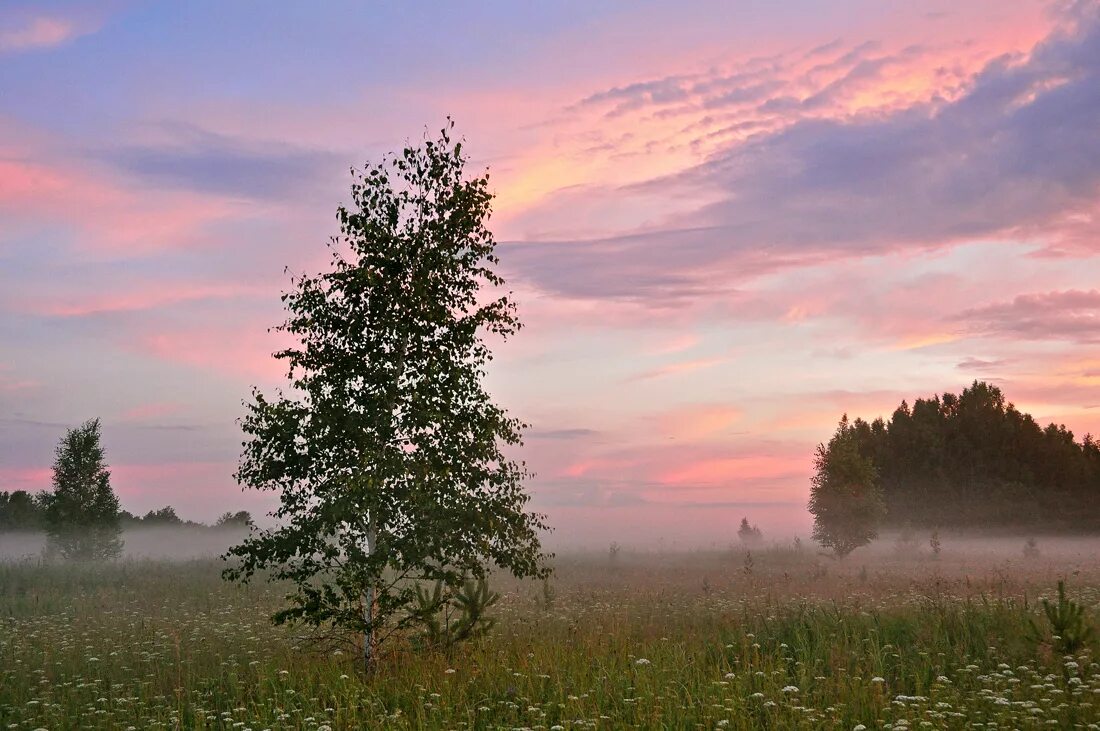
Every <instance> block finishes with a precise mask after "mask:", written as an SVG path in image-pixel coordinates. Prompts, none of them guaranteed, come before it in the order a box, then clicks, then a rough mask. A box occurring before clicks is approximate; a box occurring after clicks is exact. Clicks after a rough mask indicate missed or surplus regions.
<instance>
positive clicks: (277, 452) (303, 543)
mask: <svg viewBox="0 0 1100 731" xmlns="http://www.w3.org/2000/svg"><path fill="white" fill-rule="evenodd" d="M452 126H453V125H451V124H448V126H447V128H446V129H444V130H443V131H442V132H441V133H440V136H439V138H438V139H434V140H432V139H429V140H426V141H425V142H424V143H423V144H422V145H421V146H419V147H407V148H406V149H405V150H404V151H403V152H402V153H401V154H400V155H397V156H393V157H386V158H384V159H383V160H382V162H381V163H379V164H375V165H370V166H368V167H367V168H366V170H364V171H363V172H362V173H356V174H355V179H354V182H353V184H352V187H351V204H350V205H349V206H346V207H345V206H341V207H340V208H339V209H338V214H337V218H338V220H339V223H340V229H341V234H340V235H339V236H338V237H336V238H335V239H334V240H333V241H332V242H331V245H330V250H331V270H330V271H328V272H325V273H321V274H318V275H315V276H301V277H296V278H295V279H294V280H293V282H294V285H295V286H294V289H293V291H291V292H289V293H287V294H284V295H283V301H284V303H285V306H286V308H287V310H288V311H289V315H288V319H287V320H286V322H285V323H284V324H283V325H282V326H281V327H280V328H279V329H280V330H281V331H283V332H285V333H287V334H288V335H289V336H291V338H292V339H293V340H294V342H295V345H293V346H292V347H289V348H287V349H286V350H283V351H281V352H279V353H277V354H276V357H277V358H279V359H281V360H282V361H284V362H285V363H286V365H287V368H288V376H289V378H290V379H291V383H292V386H293V391H292V394H293V395H288V394H284V393H278V394H277V395H276V396H275V397H274V398H269V397H268V396H265V395H264V394H262V393H260V392H259V391H254V392H253V399H252V401H251V402H250V403H248V404H247V413H246V415H245V417H244V418H243V420H242V428H243V430H244V432H245V434H246V435H247V437H248V440H247V441H246V442H245V445H244V452H243V454H242V456H241V461H240V467H239V469H238V472H237V479H238V480H239V481H240V483H241V484H242V485H243V486H245V487H247V488H253V489H258V490H270V491H274V492H275V493H277V494H278V496H279V499H280V505H279V507H278V509H277V510H276V511H275V512H274V513H273V516H274V517H275V518H276V520H277V521H278V526H277V527H275V528H271V529H267V530H253V532H252V534H251V535H250V537H249V538H248V539H247V540H246V541H245V542H244V543H242V544H241V545H239V546H236V547H235V548H233V549H232V550H231V551H230V552H229V556H228V558H230V559H232V563H231V565H230V567H229V568H228V569H227V570H226V572H225V575H226V577H227V578H228V579H232V580H247V579H248V578H249V577H251V576H252V575H254V574H255V573H256V572H258V571H267V572H268V575H269V576H270V577H271V578H273V579H276V580H279V581H284V582H288V583H289V585H290V586H291V587H292V589H291V591H290V593H289V595H288V599H289V602H290V604H289V606H287V607H284V608H282V609H280V610H279V611H278V612H276V614H275V615H274V619H275V621H276V622H280V623H281V622H288V621H291V622H294V621H300V622H305V623H307V624H310V625H315V626H322V625H324V626H331V627H335V628H336V629H339V630H349V631H353V632H361V633H363V634H364V635H365V647H366V651H367V652H368V653H369V652H370V650H371V648H372V647H373V645H374V643H375V642H377V641H380V640H381V639H382V638H383V637H384V635H381V634H379V633H378V630H379V629H380V628H382V627H387V634H388V633H389V632H392V631H397V630H400V629H401V628H402V627H405V626H408V624H409V623H410V622H413V621H414V617H415V613H413V612H409V611H407V609H408V608H409V607H410V606H411V605H413V604H414V603H415V601H416V597H417V587H418V584H419V582H422V581H427V582H442V583H443V585H444V586H445V587H447V588H448V589H457V588H458V587H460V586H462V585H463V582H464V581H465V580H466V579H467V578H468V577H472V578H473V579H474V580H477V579H480V578H482V577H484V575H485V571H486V568H487V566H488V565H496V566H498V567H501V568H503V569H506V570H508V571H510V572H511V573H513V574H515V575H516V576H543V575H545V574H546V573H547V569H546V568H545V566H544V563H543V558H544V557H543V555H542V554H541V553H540V545H539V539H538V533H539V531H541V530H544V529H545V528H546V526H545V524H544V523H543V517H542V516H541V515H538V514H534V513H529V512H527V511H526V510H525V507H526V504H527V502H528V499H529V498H528V495H527V494H526V493H525V491H524V490H523V485H522V483H523V480H524V478H525V477H526V474H527V473H526V469H525V468H524V466H523V464H522V463H517V462H515V461H513V460H512V459H510V458H509V457H508V456H506V454H505V452H504V451H503V450H504V448H506V447H517V446H519V445H520V444H521V436H520V434H521V430H522V429H523V427H524V424H522V423H521V422H520V421H518V420H517V419H514V418H512V417H509V416H508V415H507V413H506V412H505V411H504V410H503V409H501V408H500V407H499V406H497V405H496V404H494V403H493V401H492V400H491V398H490V396H489V394H488V393H487V392H486V391H485V389H484V387H483V385H482V382H483V379H484V376H485V373H486V367H487V365H488V363H489V361H490V359H491V357H492V355H491V353H490V351H489V348H488V346H487V345H486V342H485V337H486V336H493V337H494V338H500V339H503V338H506V337H507V336H509V335H512V334H513V333H515V332H516V330H517V329H518V328H519V327H520V323H519V320H518V319H517V317H516V313H515V305H514V303H513V302H512V300H511V298H510V296H509V295H499V296H498V295H497V293H496V292H495V290H496V289H497V288H499V287H501V286H502V285H503V284H504V282H503V280H502V279H501V277H500V276H499V275H497V274H496V273H495V271H494V266H495V265H496V264H497V258H496V256H495V254H494V248H495V242H494V240H493V236H492V234H491V233H490V231H489V230H488V229H487V228H486V220H487V218H488V216H489V214H490V210H491V202H492V194H491V193H490V192H489V190H488V176H487V175H482V176H480V177H473V178H468V177H466V176H465V172H464V168H465V164H466V157H465V155H464V154H463V151H462V145H461V144H460V143H457V142H454V141H452V139H451V130H452Z"/></svg>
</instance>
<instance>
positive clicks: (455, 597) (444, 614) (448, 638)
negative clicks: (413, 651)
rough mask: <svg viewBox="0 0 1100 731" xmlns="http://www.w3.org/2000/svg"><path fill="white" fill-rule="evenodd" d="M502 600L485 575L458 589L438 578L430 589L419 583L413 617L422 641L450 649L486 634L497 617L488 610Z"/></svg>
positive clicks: (432, 645)
mask: <svg viewBox="0 0 1100 731" xmlns="http://www.w3.org/2000/svg"><path fill="white" fill-rule="evenodd" d="M499 600H500V595H499V594H497V593H496V592H493V591H490V590H489V582H488V580H487V579H485V578H484V577H482V578H479V579H470V580H467V581H465V582H463V584H462V586H461V587H458V588H457V589H453V588H448V587H447V586H446V585H445V584H444V583H443V582H442V581H436V582H435V585H434V586H433V588H432V590H431V591H430V592H427V591H425V590H424V588H423V587H422V586H421V585H420V584H417V585H416V601H415V604H414V606H413V608H412V610H411V611H410V616H411V617H412V619H413V621H414V622H416V623H417V624H418V625H419V626H420V628H421V633H420V635H419V637H418V639H419V641H420V642H421V643H422V644H424V645H427V646H429V647H442V648H445V649H450V648H451V647H452V646H453V645H455V644H457V643H459V642H465V641H467V640H472V639H476V638H478V637H482V636H484V635H486V634H487V633H488V632H489V631H490V630H491V629H492V628H493V625H494V624H495V623H496V620H494V619H492V618H491V617H489V616H487V615H486V612H487V611H488V610H489V608H490V607H492V606H493V605H494V604H496V603H497V602H498V601H499Z"/></svg>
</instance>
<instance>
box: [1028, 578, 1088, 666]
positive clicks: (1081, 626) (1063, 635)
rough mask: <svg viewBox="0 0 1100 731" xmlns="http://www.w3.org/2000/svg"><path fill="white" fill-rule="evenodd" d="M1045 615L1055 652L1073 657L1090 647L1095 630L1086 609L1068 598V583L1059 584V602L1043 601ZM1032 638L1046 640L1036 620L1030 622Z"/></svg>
mask: <svg viewBox="0 0 1100 731" xmlns="http://www.w3.org/2000/svg"><path fill="white" fill-rule="evenodd" d="M1043 613H1044V614H1045V615H1046V618H1047V624H1048V625H1049V629H1050V643H1051V646H1052V647H1053V648H1054V650H1055V652H1057V653H1059V654H1062V655H1072V654H1074V653H1076V652H1077V651H1078V650H1083V649H1084V648H1085V647H1086V646H1088V645H1089V644H1090V643H1091V642H1092V640H1093V637H1094V630H1093V627H1092V625H1091V624H1090V623H1089V621H1088V617H1087V615H1086V614H1085V607H1084V606H1083V605H1081V604H1078V603H1077V602H1075V601H1073V600H1072V599H1069V598H1068V597H1067V596H1066V582H1065V581H1061V580H1059V582H1058V601H1057V603H1052V602H1050V601H1048V600H1046V599H1043ZM1030 622H1031V632H1032V636H1033V637H1034V638H1035V639H1037V640H1039V641H1043V640H1045V638H1046V636H1045V634H1044V633H1043V632H1042V630H1040V629H1039V626H1038V625H1037V624H1036V623H1035V620H1033V619H1032V620H1030Z"/></svg>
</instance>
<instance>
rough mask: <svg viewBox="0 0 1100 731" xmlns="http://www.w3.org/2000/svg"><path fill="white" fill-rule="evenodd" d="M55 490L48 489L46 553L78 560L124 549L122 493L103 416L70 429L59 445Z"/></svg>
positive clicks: (43, 496)
mask: <svg viewBox="0 0 1100 731" xmlns="http://www.w3.org/2000/svg"><path fill="white" fill-rule="evenodd" d="M53 488H54V489H53V492H52V493H51V492H43V493H41V494H40V496H39V499H40V501H41V503H42V508H43V518H44V521H45V524H46V533H47V536H48V542H47V552H48V553H50V554H57V555H61V556H63V557H64V558H67V559H72V560H78V561H103V560H106V559H111V558H116V557H118V556H119V554H121V553H122V528H121V527H120V525H119V510H118V498H117V497H115V493H114V491H113V490H112V489H111V473H110V472H109V471H108V470H107V465H106V464H105V462H104V451H103V446H102V445H101V444H100V427H99V419H92V420H91V421H87V422H85V423H84V424H82V425H81V426H79V427H77V428H75V429H69V430H68V431H67V432H65V436H64V437H62V439H61V442H60V444H58V446H57V459H56V461H55V462H54V466H53Z"/></svg>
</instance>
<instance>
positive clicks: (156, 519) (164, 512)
mask: <svg viewBox="0 0 1100 731" xmlns="http://www.w3.org/2000/svg"><path fill="white" fill-rule="evenodd" d="M141 522H143V523H146V524H148V525H183V521H182V520H181V519H180V517H179V516H178V515H176V509H175V508H173V507H172V506H171V505H165V506H164V507H163V508H161V509H160V510H150V511H149V512H148V513H146V514H145V516H144V517H142V519H141Z"/></svg>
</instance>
